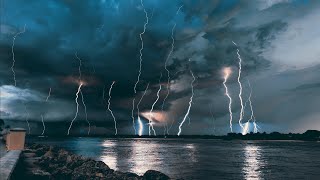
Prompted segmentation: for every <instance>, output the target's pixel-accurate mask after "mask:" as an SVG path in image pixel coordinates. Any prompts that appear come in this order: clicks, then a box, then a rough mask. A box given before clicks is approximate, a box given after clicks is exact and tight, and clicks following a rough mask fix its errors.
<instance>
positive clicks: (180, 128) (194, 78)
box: [178, 70, 196, 136]
mask: <svg viewBox="0 0 320 180" xmlns="http://www.w3.org/2000/svg"><path fill="white" fill-rule="evenodd" d="M190 73H191V75H192V77H193V80H192V82H191V93H192V94H191V97H190V101H189V107H188V110H187V113H186V114H185V115H184V117H183V120H182V122H181V123H180V125H179V132H178V136H180V134H181V131H182V126H183V123H184V122H185V121H186V119H187V117H188V116H189V113H190V109H191V106H192V100H193V95H194V92H193V83H194V81H195V80H196V77H195V76H194V75H193V72H192V71H191V70H190Z"/></svg>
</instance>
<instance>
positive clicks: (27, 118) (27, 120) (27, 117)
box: [23, 103, 31, 134]
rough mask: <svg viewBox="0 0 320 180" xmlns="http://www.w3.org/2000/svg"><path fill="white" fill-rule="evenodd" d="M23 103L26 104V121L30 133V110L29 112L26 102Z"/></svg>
mask: <svg viewBox="0 0 320 180" xmlns="http://www.w3.org/2000/svg"><path fill="white" fill-rule="evenodd" d="M23 105H24V112H25V113H26V114H27V115H26V122H27V125H28V130H29V131H28V132H29V134H30V132H31V128H30V124H29V112H28V110H27V106H26V104H25V103H23Z"/></svg>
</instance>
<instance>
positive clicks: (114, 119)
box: [108, 81, 118, 135]
mask: <svg viewBox="0 0 320 180" xmlns="http://www.w3.org/2000/svg"><path fill="white" fill-rule="evenodd" d="M114 83H115V81H113V82H112V84H111V86H110V89H109V99H108V110H109V112H110V114H111V116H112V118H113V121H114V129H115V131H116V132H115V134H114V135H117V134H118V129H117V120H116V118H115V117H114V115H113V112H112V110H111V109H110V105H111V103H110V100H111V91H112V88H113V85H114Z"/></svg>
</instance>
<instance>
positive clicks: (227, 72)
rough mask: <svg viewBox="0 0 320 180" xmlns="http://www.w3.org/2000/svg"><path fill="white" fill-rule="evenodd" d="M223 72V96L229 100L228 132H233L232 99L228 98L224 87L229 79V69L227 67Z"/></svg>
mask: <svg viewBox="0 0 320 180" xmlns="http://www.w3.org/2000/svg"><path fill="white" fill-rule="evenodd" d="M223 72H224V77H223V78H224V81H223V86H224V88H225V94H226V96H227V97H228V99H229V116H230V120H229V122H230V131H231V132H233V130H232V98H231V96H230V94H229V90H228V86H227V85H226V83H227V80H228V78H229V77H230V74H231V69H230V68H229V67H227V68H225V69H224V70H223Z"/></svg>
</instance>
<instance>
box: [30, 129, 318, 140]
mask: <svg viewBox="0 0 320 180" xmlns="http://www.w3.org/2000/svg"><path fill="white" fill-rule="evenodd" d="M28 136H29V137H50V138H51V137H53V138H59V137H63V138H65V137H101V138H146V139H147V138H168V139H219V140H299V141H320V131H317V130H307V131H306V132H304V133H302V134H299V133H288V134H285V133H279V132H272V133H269V134H268V133H266V132H264V133H260V132H258V133H252V132H251V133H248V134H246V135H242V134H241V133H228V134H227V135H222V136H215V135H180V136H177V135H157V136H148V135H143V136H138V135H117V136H113V135H105V136H103V135H89V136H88V135H69V136H65V135H49V136H38V135H28Z"/></svg>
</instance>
